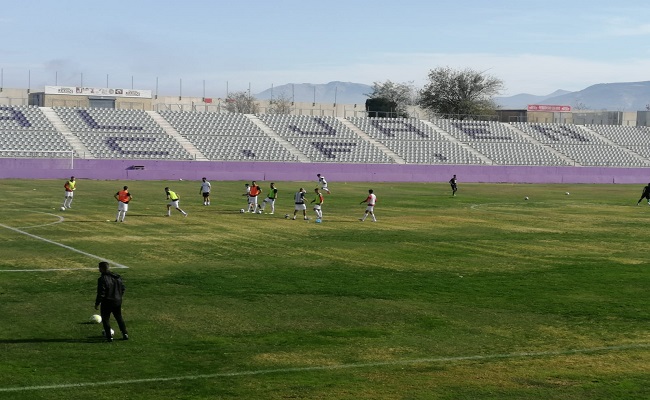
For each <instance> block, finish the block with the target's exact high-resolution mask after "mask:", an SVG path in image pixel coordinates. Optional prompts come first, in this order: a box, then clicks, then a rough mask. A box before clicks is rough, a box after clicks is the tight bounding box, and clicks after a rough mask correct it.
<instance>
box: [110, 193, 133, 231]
mask: <svg viewBox="0 0 650 400" xmlns="http://www.w3.org/2000/svg"><path fill="white" fill-rule="evenodd" d="M114 197H115V200H117V216H116V217H115V222H118V221H119V222H124V218H126V212H127V211H129V201H131V200H132V199H133V196H131V193H129V187H128V186H124V189H122V190H120V191H118V192H117V193H115V196H114Z"/></svg>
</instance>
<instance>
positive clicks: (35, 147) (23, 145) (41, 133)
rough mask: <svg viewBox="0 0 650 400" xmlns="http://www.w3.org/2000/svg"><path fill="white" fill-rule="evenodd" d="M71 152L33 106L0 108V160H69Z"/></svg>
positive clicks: (53, 128) (50, 124) (59, 135)
mask: <svg viewBox="0 0 650 400" xmlns="http://www.w3.org/2000/svg"><path fill="white" fill-rule="evenodd" d="M72 154H73V149H72V146H70V144H68V142H67V141H66V140H65V138H64V137H63V135H62V134H61V133H60V132H59V131H57V130H56V128H55V127H54V125H52V123H51V122H50V121H49V120H48V119H47V118H46V116H45V114H43V112H42V111H41V110H40V109H39V108H38V107H35V106H0V157H47V158H62V157H70V156H71V155H72Z"/></svg>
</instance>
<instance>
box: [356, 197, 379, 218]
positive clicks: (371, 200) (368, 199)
mask: <svg viewBox="0 0 650 400" xmlns="http://www.w3.org/2000/svg"><path fill="white" fill-rule="evenodd" d="M376 202H377V196H375V194H374V193H373V191H372V189H370V190H368V197H366V199H365V200H364V201H362V202H361V203H359V204H363V203H368V206H367V207H366V212H365V214H363V218H359V221H361V222H363V221H365V220H366V217H367V216H368V214H370V216H371V217H372V222H377V219H376V218H375V203H376Z"/></svg>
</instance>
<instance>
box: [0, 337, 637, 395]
mask: <svg viewBox="0 0 650 400" xmlns="http://www.w3.org/2000/svg"><path fill="white" fill-rule="evenodd" d="M634 349H650V343H636V344H627V345H621V346H603V347H592V348H586V349H569V350H557V351H537V352H524V353H505V354H491V355H483V356H481V355H476V356H459V357H437V358H418V359H411V360H396V361H379V362H369V363H359V364H341V365H323V366H315V367H293V368H276V369H261V370H253V371H240V372H221V373H214V374H200V375H185V376H172V377H167V378H163V377H160V378H142V379H124V380H115V381H105V382H82V383H64V384H58V385H39V386H23V387H8V388H0V393H8V392H27V391H35V390H55V389H72V388H86V387H97V386H117V385H129V384H138V383H159V382H178V381H191V380H199V379H214V378H232V377H240V376H255V375H268V374H282V373H294V372H312V371H316V372H317V371H335V370H345V369H357V368H372V367H391V366H399V365H405V366H407V365H417V364H434V363H455V362H462V361H490V360H500V359H501V360H503V359H516V358H534V357H557V356H569V355H574V354H590V353H601V352H611V351H624V350H634Z"/></svg>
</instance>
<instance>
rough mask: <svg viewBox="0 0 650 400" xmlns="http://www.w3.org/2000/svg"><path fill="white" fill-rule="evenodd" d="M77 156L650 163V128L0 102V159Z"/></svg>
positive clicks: (600, 164)
mask: <svg viewBox="0 0 650 400" xmlns="http://www.w3.org/2000/svg"><path fill="white" fill-rule="evenodd" d="M55 120H56V121H55ZM64 128H65V129H64ZM80 149H83V150H80ZM82 153H83V154H82ZM73 155H74V157H83V158H97V159H102V158H103V159H116V158H119V159H133V160H138V159H142V160H146V159H165V160H195V159H198V160H204V161H205V160H211V161H278V162H329V163H371V164H393V163H400V164H403V163H408V164H451V165H484V164H494V165H539V166H572V165H576V166H609V167H650V128H648V127H637V126H619V125H584V126H583V125H572V124H557V123H526V122H513V123H509V124H506V123H499V122H493V121H471V120H454V119H451V120H446V119H435V120H432V121H421V120H417V119H406V118H366V117H347V118H345V119H343V118H337V117H333V116H331V117H330V116H309V115H284V114H258V115H243V114H222V113H211V112H195V111H161V112H159V113H156V112H153V111H149V112H146V111H142V110H129V109H105V108H75V107H55V108H53V109H50V108H47V107H44V108H42V109H41V108H39V107H35V106H24V105H4V106H0V157H5V158H7V157H10V158H20V157H24V158H38V157H43V158H62V157H71V156H73ZM199 156H200V157H199Z"/></svg>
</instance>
